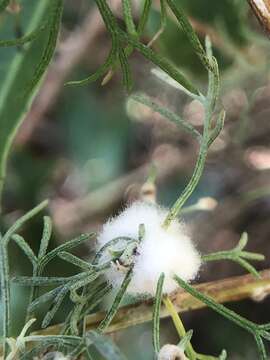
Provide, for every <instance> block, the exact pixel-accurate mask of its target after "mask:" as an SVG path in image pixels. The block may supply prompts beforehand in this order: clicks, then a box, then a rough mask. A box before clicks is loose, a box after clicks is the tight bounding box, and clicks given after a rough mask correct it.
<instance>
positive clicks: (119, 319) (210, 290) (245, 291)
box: [36, 269, 270, 335]
mask: <svg viewBox="0 0 270 360" xmlns="http://www.w3.org/2000/svg"><path fill="white" fill-rule="evenodd" d="M260 275H261V278H260V279H256V278H254V277H253V276H252V275H243V276H235V277H231V278H227V279H224V280H218V281H213V282H207V283H203V284H199V285H196V286H195V288H197V289H198V290H199V291H201V292H202V293H204V294H206V295H209V296H211V297H212V298H213V299H214V300H215V301H216V302H218V303H226V302H233V301H239V300H243V299H252V300H254V301H262V300H264V299H265V298H266V297H267V296H268V295H269V294H270V269H267V270H264V271H262V272H260ZM171 300H172V302H173V304H174V305H175V307H176V310H177V311H178V312H180V313H183V312H187V311H190V310H196V309H201V308H204V307H205V304H203V303H201V302H200V301H199V300H197V299H195V298H193V297H192V296H191V295H190V294H188V293H187V292H185V291H183V290H179V291H177V292H175V293H174V294H172V295H171ZM104 315H105V314H104V312H98V313H95V314H92V315H89V316H87V317H86V329H87V330H91V329H95V328H97V326H98V324H99V323H100V321H101V320H102V319H103V318H104ZM168 316H169V314H168V312H167V310H166V309H165V307H164V306H163V307H162V309H161V318H165V317H168ZM151 319H152V301H151V300H149V301H144V302H141V303H138V304H135V305H129V306H124V307H122V308H120V309H119V311H118V313H117V315H116V316H115V318H114V320H113V321H112V323H111V324H110V326H109V327H108V328H107V330H106V332H108V333H111V332H115V331H119V330H123V329H125V328H128V327H130V326H134V325H138V324H142V323H145V322H148V321H151ZM60 329H61V324H58V325H54V326H51V327H48V328H47V329H45V330H42V331H39V332H37V333H36V334H39V335H41V334H42V335H46V334H50V335H52V334H57V333H59V331H60Z"/></svg>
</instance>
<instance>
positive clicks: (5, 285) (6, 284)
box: [0, 239, 10, 358]
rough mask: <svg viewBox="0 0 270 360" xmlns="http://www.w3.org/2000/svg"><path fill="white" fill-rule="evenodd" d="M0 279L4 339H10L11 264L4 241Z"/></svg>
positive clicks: (0, 253) (1, 247)
mask: <svg viewBox="0 0 270 360" xmlns="http://www.w3.org/2000/svg"><path fill="white" fill-rule="evenodd" d="M0 240H1V241H0V267H1V271H0V279H1V303H2V309H3V310H2V316H3V320H2V321H3V326H2V331H3V338H4V339H6V338H7V337H9V328H10V281H9V262H8V253H7V247H6V246H5V244H4V242H3V239H0ZM3 347H4V349H3V353H4V358H5V355H6V347H5V342H4V344H3Z"/></svg>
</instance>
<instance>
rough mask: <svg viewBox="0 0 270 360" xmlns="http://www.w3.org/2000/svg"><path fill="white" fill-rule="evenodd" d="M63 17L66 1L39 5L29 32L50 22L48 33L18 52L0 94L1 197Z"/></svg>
mask: <svg viewBox="0 0 270 360" xmlns="http://www.w3.org/2000/svg"><path fill="white" fill-rule="evenodd" d="M61 15H62V0H52V1H49V0H44V1H42V2H38V3H37V5H36V6H35V9H34V12H33V16H32V18H31V21H30V23H29V25H28V28H27V30H26V32H27V33H30V32H31V31H33V30H34V29H36V28H37V27H38V26H40V25H42V24H43V23H44V22H45V21H47V27H46V30H44V31H43V32H42V34H40V36H39V37H38V41H33V42H31V43H30V44H29V45H27V46H25V47H24V48H20V49H18V50H17V53H16V55H15V56H14V58H13V60H12V61H11V63H10V65H9V67H8V68H7V70H6V74H7V75H6V77H5V79H4V81H3V85H2V87H1V90H0V128H1V131H0V196H1V193H2V190H3V186H4V181H5V175H6V165H7V157H8V153H9V150H10V147H11V144H12V141H13V139H14V137H15V135H16V132H17V130H18V128H19V126H20V124H21V123H22V121H23V119H24V115H25V113H26V112H27V110H28V109H29V107H30V105H31V102H32V100H33V97H34V95H35V92H36V91H37V88H38V85H39V84H40V80H41V78H42V76H43V75H44V73H45V71H46V69H47V67H48V65H49V63H50V60H51V58H52V55H53V52H54V49H55V46H56V40H57V35H58V30H59V25H60V21H61Z"/></svg>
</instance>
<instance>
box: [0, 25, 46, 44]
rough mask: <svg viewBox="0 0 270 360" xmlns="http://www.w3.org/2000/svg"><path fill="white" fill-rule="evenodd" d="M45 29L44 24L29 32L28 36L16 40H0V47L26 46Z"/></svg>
mask: <svg viewBox="0 0 270 360" xmlns="http://www.w3.org/2000/svg"><path fill="white" fill-rule="evenodd" d="M45 29H46V24H43V25H41V26H39V27H38V28H37V29H35V30H33V31H31V32H30V33H29V34H26V35H24V36H22V37H19V38H17V39H10V40H0V47H9V46H19V45H23V44H26V43H28V42H30V41H32V40H35V39H36V38H37V37H38V36H39V34H40V33H41V32H42V31H44V30H45Z"/></svg>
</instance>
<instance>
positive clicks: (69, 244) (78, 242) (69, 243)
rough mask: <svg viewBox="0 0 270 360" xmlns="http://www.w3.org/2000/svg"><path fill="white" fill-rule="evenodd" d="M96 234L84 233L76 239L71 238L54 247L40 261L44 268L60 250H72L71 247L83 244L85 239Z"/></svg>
mask: <svg viewBox="0 0 270 360" xmlns="http://www.w3.org/2000/svg"><path fill="white" fill-rule="evenodd" d="M94 235H95V233H89V234H82V235H80V236H78V237H76V238H75V239H72V240H69V241H67V242H66V243H64V244H62V245H60V246H58V247H57V248H55V249H53V250H52V251H50V252H49V253H48V254H46V255H45V256H43V258H42V259H41V262H40V263H41V266H42V268H44V266H46V265H47V264H48V262H49V261H51V260H52V259H54V258H55V257H56V256H57V255H58V254H59V253H60V252H63V251H67V250H71V249H73V248H75V247H77V246H79V245H81V244H82V243H84V242H85V241H87V240H89V239H90V238H91V237H93V236H94Z"/></svg>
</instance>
